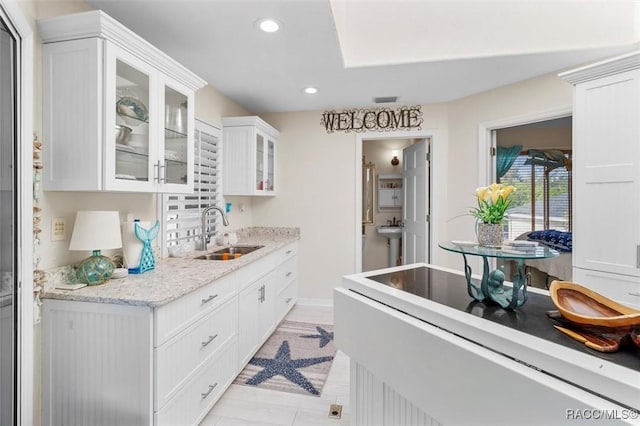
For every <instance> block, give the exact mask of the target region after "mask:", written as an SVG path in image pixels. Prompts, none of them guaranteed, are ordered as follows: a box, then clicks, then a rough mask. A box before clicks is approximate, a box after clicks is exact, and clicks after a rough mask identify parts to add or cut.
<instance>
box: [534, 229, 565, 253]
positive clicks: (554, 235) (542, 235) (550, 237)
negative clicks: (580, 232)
mask: <svg viewBox="0 0 640 426" xmlns="http://www.w3.org/2000/svg"><path fill="white" fill-rule="evenodd" d="M527 239H528V240H529V241H537V242H538V243H540V244H544V245H546V246H548V247H551V248H552V249H556V250H558V251H560V252H563V253H571V251H572V249H573V238H572V235H571V232H564V231H556V230H555V229H544V230H542V231H532V232H530V233H529V235H528V236H527Z"/></svg>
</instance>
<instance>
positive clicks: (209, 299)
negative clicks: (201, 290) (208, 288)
mask: <svg viewBox="0 0 640 426" xmlns="http://www.w3.org/2000/svg"><path fill="white" fill-rule="evenodd" d="M216 297H218V295H217V294H212V295H209V297H207V298H206V299H202V304H203V305H204V304H205V303H209V302H211V301H212V300H213V299H215V298H216Z"/></svg>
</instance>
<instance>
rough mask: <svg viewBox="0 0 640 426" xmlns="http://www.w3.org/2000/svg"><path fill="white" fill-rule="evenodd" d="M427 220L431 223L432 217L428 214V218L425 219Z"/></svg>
mask: <svg viewBox="0 0 640 426" xmlns="http://www.w3.org/2000/svg"><path fill="white" fill-rule="evenodd" d="M425 220H426V221H427V223H429V222H430V221H431V215H430V214H427V216H426V217H425Z"/></svg>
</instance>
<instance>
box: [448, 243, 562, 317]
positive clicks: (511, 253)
mask: <svg viewBox="0 0 640 426" xmlns="http://www.w3.org/2000/svg"><path fill="white" fill-rule="evenodd" d="M438 245H439V246H440V248H443V249H445V250H448V251H451V252H454V253H460V254H462V258H463V259H464V275H465V277H466V278H467V292H468V293H469V296H471V297H472V298H474V299H476V300H478V301H480V302H482V301H484V300H486V299H489V300H493V301H494V302H496V303H497V304H499V305H500V306H502V307H503V308H505V309H515V308H517V307H518V306H522V305H524V303H525V302H526V301H527V275H526V273H525V265H524V261H525V260H527V259H547V258H551V257H556V256H558V255H559V253H558V252H557V251H556V250H553V249H550V248H548V247H546V246H542V245H538V246H536V249H535V250H531V251H526V252H525V251H518V250H515V249H511V248H499V249H496V248H489V247H481V246H479V245H478V244H473V243H467V242H457V243H456V242H453V241H445V242H442V243H440V244H438ZM467 255H471V256H481V257H482V261H483V263H484V268H483V270H482V280H481V281H480V286H478V285H477V284H476V283H474V282H472V281H471V266H469V263H468V262H467ZM490 257H493V258H496V259H512V260H517V261H518V268H517V270H516V272H515V274H514V275H513V279H512V283H513V287H511V288H509V287H505V286H504V285H503V283H504V278H505V276H504V272H503V271H502V270H501V269H495V270H493V271H490V270H489V260H488V258H490Z"/></svg>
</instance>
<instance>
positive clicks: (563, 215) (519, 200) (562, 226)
mask: <svg viewBox="0 0 640 426" xmlns="http://www.w3.org/2000/svg"><path fill="white" fill-rule="evenodd" d="M550 153H553V154H554V155H555V158H552V159H547V157H550ZM500 183H503V184H506V185H514V186H515V187H516V192H515V193H514V194H513V200H512V202H511V206H510V207H509V210H508V211H507V214H508V215H509V216H508V221H507V227H508V229H506V230H505V231H506V233H507V235H506V238H509V239H514V238H516V237H518V236H519V235H521V234H522V233H524V232H527V231H534V230H541V229H556V230H559V231H571V214H572V212H571V151H570V150H562V151H559V150H554V151H537V150H529V151H523V152H522V153H521V154H520V155H519V156H518V158H517V159H516V160H515V162H514V163H513V165H512V166H511V168H509V170H508V171H507V173H506V174H505V175H504V176H503V177H502V178H501V179H500Z"/></svg>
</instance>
